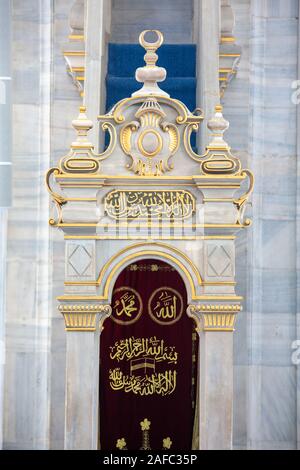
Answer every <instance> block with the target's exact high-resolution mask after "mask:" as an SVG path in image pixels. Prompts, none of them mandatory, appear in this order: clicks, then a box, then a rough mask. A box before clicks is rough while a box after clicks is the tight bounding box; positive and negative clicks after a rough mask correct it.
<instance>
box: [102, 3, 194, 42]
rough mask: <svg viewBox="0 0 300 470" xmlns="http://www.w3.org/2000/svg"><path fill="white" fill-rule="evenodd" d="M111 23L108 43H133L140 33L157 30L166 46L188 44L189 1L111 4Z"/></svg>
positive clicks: (191, 10)
mask: <svg viewBox="0 0 300 470" xmlns="http://www.w3.org/2000/svg"><path fill="white" fill-rule="evenodd" d="M111 22H112V25H111V39H110V40H111V42H121V43H125V44H126V43H132V42H133V43H136V41H137V38H138V36H139V34H140V32H141V31H143V30H144V29H159V30H160V31H163V32H164V37H165V43H166V44H176V43H179V44H182V43H191V42H192V38H193V0H184V1H182V0H164V1H163V2H162V1H161V0H151V2H149V1H148V0H112V16H111Z"/></svg>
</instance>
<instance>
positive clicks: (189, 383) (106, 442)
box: [100, 260, 198, 450]
mask: <svg viewBox="0 0 300 470" xmlns="http://www.w3.org/2000/svg"><path fill="white" fill-rule="evenodd" d="M186 308H187V297H186V289H185V285H184V282H183V280H182V278H181V277H180V275H179V274H178V272H177V271H176V270H175V269H174V268H173V267H171V266H169V265H168V264H166V263H162V262H160V261H157V260H147V261H145V260H143V261H139V262H137V263H134V264H131V265H130V266H128V267H127V268H125V269H124V270H123V271H122V273H121V274H120V275H119V277H118V279H117V281H116V283H115V286H114V292H113V298H112V309H113V311H112V316H111V317H110V318H108V319H107V320H106V321H105V323H104V330H103V331H102V334H101V341H100V344H101V350H100V445H101V449H103V450H113V449H116V446H117V444H118V448H122V447H123V448H124V447H125V443H126V447H125V448H127V449H129V450H137V449H140V448H141V447H143V446H144V447H145V446H146V447H147V446H148V447H150V448H151V449H153V450H160V449H163V448H169V447H170V443H171V447H170V448H171V450H190V449H191V445H192V432H193V423H194V413H195V384H196V382H197V380H196V370H197V367H196V360H197V359H196V358H197V347H198V345H197V335H196V333H195V329H194V322H193V320H191V319H190V318H189V317H188V316H187V314H186ZM145 419H146V420H147V421H145V422H144V420H145ZM141 422H143V425H141ZM148 422H150V423H151V424H149V423H148ZM143 430H144V431H143Z"/></svg>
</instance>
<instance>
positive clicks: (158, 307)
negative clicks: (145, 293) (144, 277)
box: [148, 287, 183, 325]
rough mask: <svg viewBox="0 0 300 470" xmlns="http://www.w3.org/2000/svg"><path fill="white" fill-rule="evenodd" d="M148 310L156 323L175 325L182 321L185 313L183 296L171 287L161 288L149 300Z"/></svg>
mask: <svg viewBox="0 0 300 470" xmlns="http://www.w3.org/2000/svg"><path fill="white" fill-rule="evenodd" d="M148 310H149V314H150V316H151V318H152V319H153V320H154V321H155V322H156V323H159V324H160V325H173V324H174V323H176V322H177V321H178V320H179V319H180V317H181V315H182V312H183V299H182V296H181V295H180V293H179V292H178V291H177V290H175V289H172V288H171V287H159V288H158V289H156V290H155V291H154V292H152V294H151V296H150V298H149V302H148Z"/></svg>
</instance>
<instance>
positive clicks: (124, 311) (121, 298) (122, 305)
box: [111, 286, 143, 325]
mask: <svg viewBox="0 0 300 470" xmlns="http://www.w3.org/2000/svg"><path fill="white" fill-rule="evenodd" d="M113 298H114V301H113V305H112V315H111V318H112V320H113V321H114V322H116V323H118V324H120V325H132V323H135V322H136V321H137V320H138V319H139V318H140V316H141V314H142V310H143V302H142V299H141V296H140V294H139V293H138V292H137V291H136V290H135V289H133V288H132V287H126V286H123V287H119V288H118V289H115V290H114V292H113Z"/></svg>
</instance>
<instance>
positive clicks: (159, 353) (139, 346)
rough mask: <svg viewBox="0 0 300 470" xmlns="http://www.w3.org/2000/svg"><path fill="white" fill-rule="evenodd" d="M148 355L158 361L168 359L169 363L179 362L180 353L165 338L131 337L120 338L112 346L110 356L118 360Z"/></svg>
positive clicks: (128, 359)
mask: <svg viewBox="0 0 300 470" xmlns="http://www.w3.org/2000/svg"><path fill="white" fill-rule="evenodd" d="M140 357H148V358H151V357H152V358H154V359H155V361H156V362H163V361H166V362H167V363H168V364H177V359H178V353H177V351H176V350H175V347H174V346H166V345H165V342H164V340H163V339H157V338H156V336H152V337H151V338H135V337H134V336H131V337H130V338H124V339H120V340H118V341H116V342H115V344H114V346H110V358H111V359H113V360H117V361H118V362H120V361H123V360H127V361H130V360H132V359H136V358H140Z"/></svg>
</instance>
